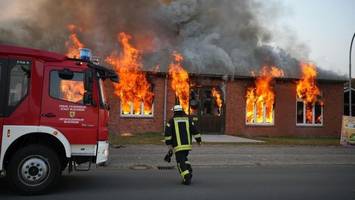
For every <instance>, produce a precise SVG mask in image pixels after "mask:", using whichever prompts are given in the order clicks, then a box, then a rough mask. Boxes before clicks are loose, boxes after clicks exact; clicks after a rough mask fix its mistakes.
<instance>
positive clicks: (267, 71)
mask: <svg viewBox="0 0 355 200" xmlns="http://www.w3.org/2000/svg"><path fill="white" fill-rule="evenodd" d="M282 76H284V72H283V71H282V70H281V69H278V68H277V67H274V66H272V67H271V68H270V67H267V66H264V67H263V68H262V69H261V71H260V72H259V76H258V77H257V78H256V80H255V87H249V88H248V89H247V92H246V112H247V113H246V120H247V123H255V122H256V123H263V122H264V117H263V113H264V111H263V107H265V122H266V123H272V122H273V110H274V102H275V93H274V91H273V89H272V86H271V81H272V80H273V78H275V77H282ZM254 105H255V107H256V111H255V114H256V121H254Z"/></svg>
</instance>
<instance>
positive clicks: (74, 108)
mask: <svg viewBox="0 0 355 200" xmlns="http://www.w3.org/2000/svg"><path fill="white" fill-rule="evenodd" d="M85 70H88V69H81V68H73V67H72V68H67V67H46V68H45V72H44V82H43V95H42V110H41V125H46V126H50V127H53V128H56V129H58V130H60V131H61V132H62V133H64V135H65V136H66V137H67V139H68V140H69V142H70V143H71V144H96V141H97V137H98V136H97V131H98V129H97V127H98V126H97V123H98V111H99V108H98V106H97V104H98V103H97V92H96V91H97V88H95V87H96V85H95V84H91V87H94V88H91V90H92V91H93V93H92V96H91V97H92V98H93V102H95V101H96V105H95V103H93V104H86V103H85V100H84V99H85V98H84V96H85V97H87V96H88V95H87V91H86V90H85V89H84V85H85ZM86 99H87V98H86Z"/></svg>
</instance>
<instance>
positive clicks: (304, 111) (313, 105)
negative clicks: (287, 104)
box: [295, 98, 324, 127]
mask: <svg viewBox="0 0 355 200" xmlns="http://www.w3.org/2000/svg"><path fill="white" fill-rule="evenodd" d="M298 102H302V103H303V123H298V122H297V103H298ZM315 105H316V103H313V104H312V113H313V115H312V123H310V124H309V123H306V104H305V102H304V100H302V99H299V98H297V99H296V112H295V116H296V126H306V127H323V126H324V106H321V119H322V120H321V123H320V124H316V123H315V114H314V113H315V107H316V106H315Z"/></svg>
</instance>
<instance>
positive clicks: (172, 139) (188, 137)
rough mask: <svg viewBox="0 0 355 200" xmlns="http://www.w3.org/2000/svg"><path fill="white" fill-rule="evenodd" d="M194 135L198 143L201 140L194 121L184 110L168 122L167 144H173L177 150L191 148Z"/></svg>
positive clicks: (166, 128) (166, 131)
mask: <svg viewBox="0 0 355 200" xmlns="http://www.w3.org/2000/svg"><path fill="white" fill-rule="evenodd" d="M192 136H193V137H194V138H195V140H196V141H197V142H198V143H200V142H201V135H200V134H199V133H198V131H197V129H196V126H195V124H194V122H193V121H192V120H191V119H189V117H188V116H187V115H186V114H185V113H183V112H182V113H177V114H175V115H174V117H173V118H172V119H170V120H169V122H168V123H167V124H166V127H165V144H166V145H172V146H173V147H174V151H175V152H178V151H183V150H191V149H192Z"/></svg>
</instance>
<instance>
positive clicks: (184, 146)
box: [165, 105, 201, 185]
mask: <svg viewBox="0 0 355 200" xmlns="http://www.w3.org/2000/svg"><path fill="white" fill-rule="evenodd" d="M173 110H174V117H173V118H172V119H170V120H169V122H168V123H167V124H166V127H165V143H166V145H168V146H170V150H173V152H174V153H175V158H176V163H177V167H178V170H179V173H180V175H181V177H182V179H183V182H182V183H183V184H185V185H189V184H190V183H191V178H192V167H191V163H190V162H189V161H188V159H187V156H188V155H189V151H191V149H192V136H194V138H195V140H196V142H197V144H198V145H201V135H200V134H199V133H198V131H197V129H196V126H195V124H194V122H193V121H192V120H191V119H189V117H188V116H187V115H186V114H185V112H184V111H183V109H182V107H181V106H180V105H175V106H174V108H173Z"/></svg>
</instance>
